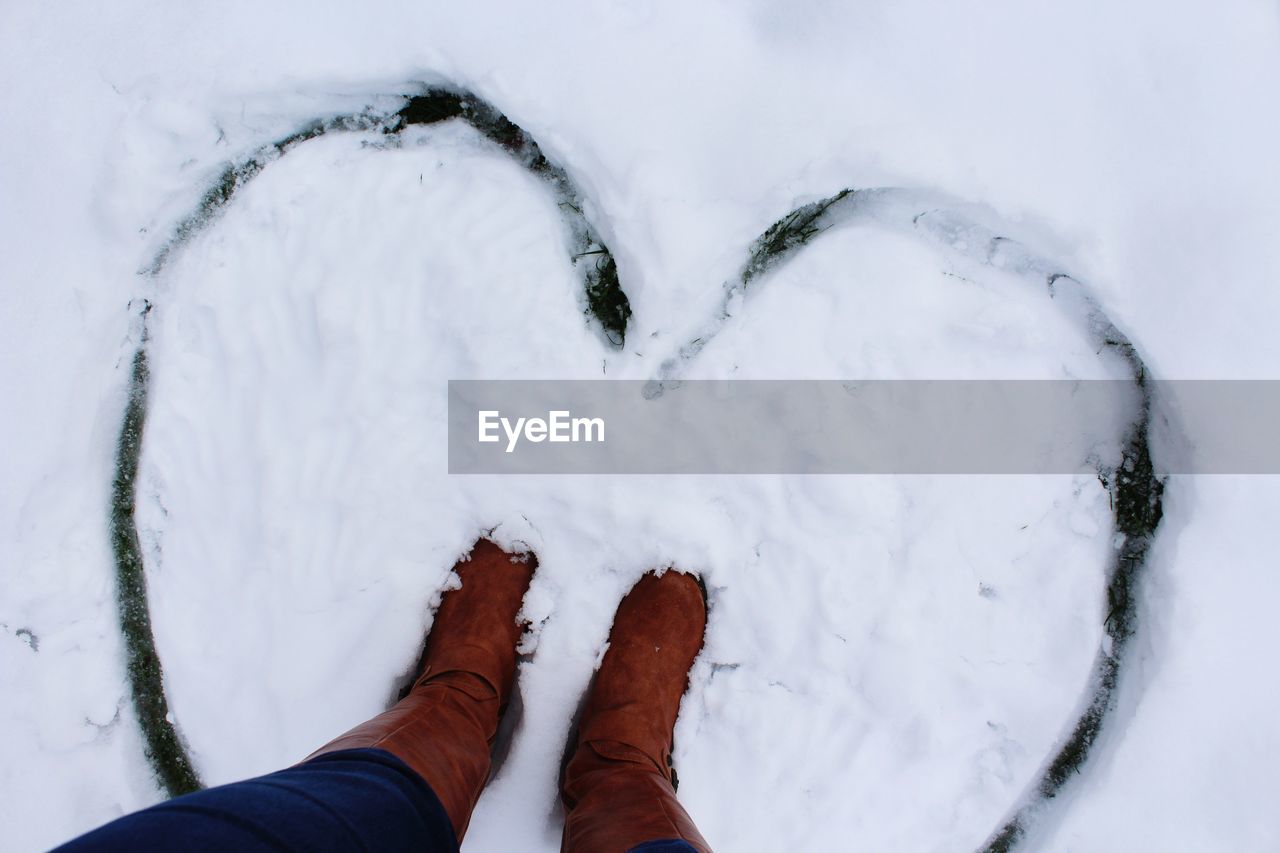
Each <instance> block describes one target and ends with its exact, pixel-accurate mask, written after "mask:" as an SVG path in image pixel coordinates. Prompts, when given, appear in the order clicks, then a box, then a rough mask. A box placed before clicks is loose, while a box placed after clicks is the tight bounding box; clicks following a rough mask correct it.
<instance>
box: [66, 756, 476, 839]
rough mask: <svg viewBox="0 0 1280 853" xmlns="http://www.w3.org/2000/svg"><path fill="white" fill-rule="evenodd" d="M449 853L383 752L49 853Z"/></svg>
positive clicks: (147, 813) (417, 789) (206, 793)
mask: <svg viewBox="0 0 1280 853" xmlns="http://www.w3.org/2000/svg"><path fill="white" fill-rule="evenodd" d="M137 850H157V851H161V850H182V851H183V853H215V851H217V853H223V851H229V850H234V851H236V852H237V853H266V851H273V853H274V852H275V851H283V850H308V851H315V853H339V851H348V850H379V851H387V853H424V852H425V853H457V850H458V844H457V841H456V839H455V837H454V832H453V826H452V825H451V824H450V823H449V816H448V815H447V814H446V813H445V810H444V808H443V807H442V806H441V805H440V801H439V800H438V799H436V797H435V795H434V794H433V793H432V791H431V789H430V788H429V787H427V783H426V782H424V781H423V780H422V777H421V776H419V775H418V774H417V773H415V772H414V771H413V770H412V769H410V768H409V766H408V765H406V764H405V763H404V762H403V761H400V760H399V759H398V758H396V757H395V756H393V755H391V754H390V753H388V752H383V751H382V750H375V749H368V750H353V751H348V752H334V753H330V754H329V755H326V756H323V757H322V758H321V759H318V760H316V761H310V762H307V763H305V764H299V765H296V766H294V767H289V768H287V769H285V770H280V771H277V772H275V773H271V774H269V775H266V776H259V777H257V778H256V779H246V780H245V781H243V782H235V783H233V784H230V785H220V786H219V787H216V788H209V789H206V790H203V791H197V792H196V793H194V794H187V795H185V796H182V797H176V798H174V799H172V800H168V801H166V802H163V803H159V804H157V805H154V806H152V807H151V808H148V809H143V810H142V811H139V812H135V813H133V814H130V815H126V816H125V817H122V818H120V819H118V820H114V821H112V822H111V823H108V824H106V825H105V826H102V827H99V828H98V829H95V830H93V831H92V832H89V833H87V834H85V835H82V836H80V837H79V838H77V839H75V840H74V841H71V842H69V843H67V844H66V845H64V846H62V847H59V848H58V849H57V851H56V853H86V851H92V853H132V851H137Z"/></svg>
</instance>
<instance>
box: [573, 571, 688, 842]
mask: <svg viewBox="0 0 1280 853" xmlns="http://www.w3.org/2000/svg"><path fill="white" fill-rule="evenodd" d="M706 624H707V604H706V597H705V596H704V594H703V592H702V587H701V585H700V584H699V583H698V581H697V580H696V579H694V578H693V577H691V576H689V575H683V574H680V573H678V572H675V571H668V572H666V573H665V574H663V575H662V576H661V577H658V576H657V575H653V574H648V575H645V576H644V577H642V578H641V579H640V581H639V582H638V583H637V584H636V585H635V587H633V588H632V590H631V592H629V593H627V596H626V597H625V598H623V599H622V603H621V604H620V605H619V606H618V613H617V615H616V616H615V617H614V619H613V629H612V630H611V631H610V632H609V648H608V650H607V651H606V652H605V655H604V661H603V662H602V663H601V664H600V670H599V672H597V673H596V677H595V681H594V683H593V684H592V686H591V692H590V695H589V696H588V697H587V704H586V708H585V709H584V711H583V714H582V724H581V726H580V728H579V731H578V739H577V746H576V748H575V750H574V753H573V756H572V757H571V758H570V760H569V763H568V764H567V765H566V766H565V770H564V778H563V780H562V782H561V796H562V798H563V800H564V807H565V811H566V816H565V823H564V841H563V843H562V845H561V848H560V849H561V850H562V851H569V853H624V851H627V850H630V849H631V848H632V847H635V846H636V845H638V844H641V843H643V842H645V841H656V840H659V839H682V840H684V841H686V842H688V843H689V844H690V845H691V846H693V847H694V848H695V849H697V850H700V851H708V853H709V851H710V849H711V848H710V847H709V846H708V845H707V842H706V841H705V840H704V839H703V837H702V835H701V834H700V833H699V832H698V828H697V827H696V826H694V824H693V820H692V819H691V818H690V817H689V815H688V813H687V812H685V810H684V809H683V808H682V807H681V806H680V804H679V803H678V802H676V792H675V785H674V776H675V774H674V772H673V771H672V768H671V747H672V738H673V734H672V732H673V729H674V728H675V722H676V713H677V712H678V711H679V710H680V699H681V697H682V696H684V692H685V689H686V688H687V687H688V682H689V668H690V667H691V666H692V665H693V660H694V658H695V657H697V655H698V651H699V650H700V649H701V648H702V637H703V633H704V631H705V630H706Z"/></svg>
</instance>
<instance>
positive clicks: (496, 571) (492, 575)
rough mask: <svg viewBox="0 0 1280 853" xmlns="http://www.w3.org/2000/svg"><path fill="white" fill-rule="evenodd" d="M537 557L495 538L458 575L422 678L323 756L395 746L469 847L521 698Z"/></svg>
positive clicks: (324, 749)
mask: <svg viewBox="0 0 1280 853" xmlns="http://www.w3.org/2000/svg"><path fill="white" fill-rule="evenodd" d="M536 563H537V561H536V559H534V558H533V557H532V556H530V557H527V558H516V557H513V556H512V555H510V554H508V553H506V552H505V551H503V550H502V549H500V548H499V547H498V546H497V545H494V544H493V543H492V542H489V541H487V540H481V541H479V542H477V543H476V545H475V548H474V549H473V550H472V552H471V559H470V560H468V561H464V562H460V563H458V565H457V566H456V567H455V569H454V570H455V571H456V572H457V573H458V576H459V577H460V578H461V580H462V587H461V588H460V589H454V590H450V591H449V592H447V593H446V594H445V596H444V599H443V601H441V603H440V609H439V610H438V611H437V612H436V618H435V622H434V623H433V624H432V626H431V632H430V634H429V635H428V637H427V647H426V653H425V655H424V659H423V668H422V673H421V674H420V675H419V676H418V679H417V681H416V682H415V683H414V685H413V689H412V690H411V691H410V692H409V694H408V695H407V696H405V698H404V699H401V700H400V701H399V702H398V703H397V704H396V705H395V706H393V707H392V708H391V710H389V711H387V712H385V713H383V714H379V715H378V716H376V717H374V718H373V719H372V720H369V721H367V722H365V723H361V724H360V725H359V726H356V727H355V728H354V729H352V730H351V731H349V732H347V733H346V734H344V735H342V736H341V737H339V738H337V739H336V740H333V741H331V742H330V743H328V744H326V745H325V746H323V747H321V748H320V749H319V750H317V751H316V752H315V753H313V754H312V755H311V756H310V757H309V758H308V761H310V760H313V759H315V758H316V757H318V756H322V755H325V754H327V753H331V752H334V751H337V750H345V749H359V748H375V749H385V750H386V751H387V752H390V753H391V754H392V755H394V756H396V757H397V758H399V759H400V760H402V761H403V762H404V763H405V764H407V765H409V766H410V767H411V768H413V769H414V770H415V771H417V773H418V774H419V775H420V776H422V778H423V779H425V780H426V782H427V784H428V785H430V786H431V790H432V791H434V792H435V795H436V796H437V797H438V798H439V799H440V802H441V804H442V805H443V806H444V810H445V811H446V812H447V813H448V815H449V820H450V822H451V823H452V824H453V828H454V831H455V833H456V834H457V837H458V842H459V843H461V841H462V836H463V835H464V834H465V833H466V831H467V824H468V823H469V822H470V820H471V810H472V809H473V808H474V807H475V804H476V800H478V799H479V798H480V792H481V790H483V789H484V785H485V782H487V781H488V779H489V758H490V749H491V747H492V745H493V738H494V735H496V734H497V731H498V720H499V718H500V717H501V715H502V712H503V711H504V710H505V709H506V706H507V702H508V701H509V699H510V698H511V689H512V686H513V684H514V681H515V669H516V645H517V643H518V642H519V640H520V634H521V633H522V631H523V628H522V627H521V626H520V625H519V624H518V623H517V622H516V617H517V616H518V614H519V612H520V605H521V603H522V601H523V600H524V594H525V592H526V591H527V590H528V588H529V581H530V580H531V579H532V577H533V571H534V568H535V566H536Z"/></svg>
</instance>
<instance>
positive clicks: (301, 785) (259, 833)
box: [66, 540, 535, 853]
mask: <svg viewBox="0 0 1280 853" xmlns="http://www.w3.org/2000/svg"><path fill="white" fill-rule="evenodd" d="M534 566H535V560H534V559H533V558H532V557H530V558H527V559H524V558H514V557H512V556H511V555H509V554H507V553H505V552H503V551H502V550H501V549H500V548H498V546H496V545H494V544H493V543H492V542H488V541H483V540H482V541H480V542H478V543H476V545H475V548H474V549H473V551H472V553H471V558H470V559H469V560H464V561H462V562H459V563H458V565H457V566H455V568H454V570H455V571H456V572H457V574H458V576H459V578H460V579H461V581H462V586H461V588H458V589H453V590H450V591H449V592H447V593H446V594H445V596H444V599H443V600H442V601H441V604H440V609H439V610H438V611H437V613H436V617H435V621H434V623H433V625H432V627H431V632H430V635H429V637H428V640H427V646H426V650H425V653H424V657H423V670H422V673H421V675H420V676H419V677H418V679H417V680H416V681H415V682H414V685H413V688H412V689H411V690H410V692H409V694H408V695H407V696H406V697H405V698H404V699H402V700H401V701H400V702H399V703H397V704H396V705H395V706H394V707H392V708H391V710H389V711H387V712H385V713H383V714H380V715H378V716H377V717H374V718H373V719H372V720H369V721H368V722H365V723H363V724H361V725H359V726H357V727H356V728H355V729H352V730H351V731H350V732H348V733H346V734H345V735H342V736H341V737H339V738H338V739H337V740H334V741H332V742H330V743H329V744H327V745H325V746H324V747H322V748H321V749H319V750H317V751H316V752H315V753H313V754H312V755H311V756H309V757H308V758H307V759H306V760H305V761H304V762H302V763H301V764H298V765H295V766H294V767H290V768H287V769H285V770H281V771H278V772H276V773H272V774H270V775H267V776H262V777H258V778H256V779H249V780H246V781H243V782H237V783H234V784H231V785H223V786H220V787H218V788H211V789H209V790H205V791H199V792H197V793H194V794H188V795H186V796H183V797H178V798H175V799H173V800H169V801H168V802H165V803H160V804H159V805H156V806H153V807H151V808H149V809H144V810H143V811H140V812H137V813H135V814H131V815H126V816H125V817H123V818H120V819H119V820H116V821H113V822H112V823H110V824H107V825H106V826H104V827H101V828H99V829H98V830H95V831H93V832H90V833H88V834H86V835H83V836H81V837H80V838H78V839H76V840H74V841H72V842H70V843H69V844H68V845H67V846H66V849H67V850H69V851H87V850H94V851H102V850H137V849H156V850H159V849H173V848H177V847H181V848H182V849H183V850H184V851H187V853H195V851H201V850H243V851H259V850H302V849H305V850H316V851H326V850H333V851H337V850H350V849H367V850H388V851H392V850H406V851H407V850H416V851H434V853H451V852H452V851H456V850H457V849H458V844H459V843H460V842H461V839H462V836H463V834H464V833H465V831H466V828H467V823H468V822H469V820H470V817H471V809H472V808H473V807H474V805H475V802H476V800H477V799H478V798H479V796H480V791H481V790H482V789H483V787H484V784H485V782H486V781H487V779H488V775H489V759H490V748H491V745H492V740H493V737H494V735H495V733H496V732H497V728H498V720H499V717H500V716H501V712H502V710H503V709H504V708H505V706H506V704H507V701H508V699H509V698H510V695H511V690H512V687H513V683H514V680H515V667H516V644H517V642H518V640H519V637H520V633H521V627H520V626H519V625H518V624H517V622H516V618H517V615H518V613H519V610H520V605H521V602H522V600H523V598H524V594H525V591H526V590H527V589H528V586H529V581H530V579H531V577H532V575H533V570H534Z"/></svg>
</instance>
